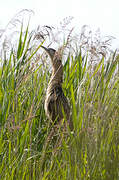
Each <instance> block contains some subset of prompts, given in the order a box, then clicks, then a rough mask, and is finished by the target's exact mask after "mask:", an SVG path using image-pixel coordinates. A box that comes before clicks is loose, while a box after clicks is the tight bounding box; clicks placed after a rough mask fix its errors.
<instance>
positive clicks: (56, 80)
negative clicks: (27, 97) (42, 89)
mask: <svg viewBox="0 0 119 180" xmlns="http://www.w3.org/2000/svg"><path fill="white" fill-rule="evenodd" d="M62 80H63V68H59V69H54V68H53V70H52V75H51V78H50V81H49V85H48V93H50V92H51V91H52V90H53V89H54V88H55V87H59V86H60V87H62Z"/></svg>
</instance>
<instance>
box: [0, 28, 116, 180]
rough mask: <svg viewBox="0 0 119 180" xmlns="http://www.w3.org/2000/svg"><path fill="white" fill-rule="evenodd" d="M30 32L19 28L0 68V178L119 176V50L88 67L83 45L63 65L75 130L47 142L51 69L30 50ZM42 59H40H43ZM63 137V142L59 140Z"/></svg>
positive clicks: (114, 179)
mask: <svg viewBox="0 0 119 180" xmlns="http://www.w3.org/2000/svg"><path fill="white" fill-rule="evenodd" d="M31 41H32V35H29V33H28V28H27V30H26V32H25V35H23V30H22V28H21V33H20V37H19V42H18V48H17V52H14V50H11V54H10V57H9V58H8V59H5V60H4V61H2V67H0V179H6V180H8V179H9V180H13V179H19V180H21V179H22V180H23V179H28V180H29V179H33V180H36V179H51V180H53V179H54V180H55V179H66V180H67V179H69V180H70V179H71V180H75V179H85V180H86V179H87V180H89V179H90V180H92V179H93V180H98V179H99V180H101V179H103V180H104V179H105V180H107V179H108V180H112V179H113V180H117V179H118V178H119V76H118V75H119V74H118V71H117V70H118V68H119V67H118V64H119V55H116V53H114V54H113V55H112V56H110V58H109V60H108V61H107V62H105V59H104V58H102V59H100V61H99V62H98V63H97V64H96V65H95V66H94V67H91V66H88V65H87V64H88V62H87V59H88V56H87V57H86V56H83V55H82V52H81V50H79V51H78V52H77V53H76V55H75V57H74V56H73V55H69V56H68V57H67V59H66V61H65V64H64V83H63V89H64V93H65V94H66V96H67V97H68V98H69V101H70V106H71V112H72V114H71V116H72V121H73V125H74V132H73V133H72V132H70V129H69V128H68V132H67V134H66V135H63V133H62V130H61V129H60V130H58V132H57V134H56V137H55V138H53V139H51V141H50V142H48V145H47V147H46V148H45V143H46V141H47V137H48V134H49V133H50V131H51V127H50V122H49V120H48V119H47V118H46V116H45V112H44V99H45V91H46V88H47V81H48V79H49V78H50V74H49V72H48V71H47V70H46V69H44V67H43V66H42V63H40V65H39V63H38V61H37V59H36V58H35V54H36V52H37V51H38V50H39V49H40V46H41V44H39V46H38V47H37V48H36V50H34V51H32V52H30V53H29V48H30V43H31ZM39 62H40V59H39ZM60 138H62V143H61V144H60V146H58V147H57V150H56V153H54V150H55V144H56V142H57V143H58V140H60Z"/></svg>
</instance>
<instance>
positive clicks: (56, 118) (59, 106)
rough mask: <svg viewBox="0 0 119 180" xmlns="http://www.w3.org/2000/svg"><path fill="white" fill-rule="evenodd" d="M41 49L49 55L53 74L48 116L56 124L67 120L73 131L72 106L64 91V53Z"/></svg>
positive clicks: (48, 89)
mask: <svg viewBox="0 0 119 180" xmlns="http://www.w3.org/2000/svg"><path fill="white" fill-rule="evenodd" d="M41 47H42V48H43V49H44V50H45V51H46V52H47V53H48V55H49V57H50V59H51V64H52V74H51V78H50V81H49V83H48V88H47V90H46V98H45V113H46V116H47V117H48V119H50V120H51V121H52V122H53V123H54V124H57V123H60V122H61V121H62V120H63V119H65V120H67V122H68V124H69V127H70V128H71V129H72V126H73V124H72V122H71V119H70V106H69V102H68V100H67V98H66V96H65V95H64V92H63V89H62V83H63V65H62V51H61V49H59V50H58V51H56V50H55V49H53V48H46V47H44V46H41Z"/></svg>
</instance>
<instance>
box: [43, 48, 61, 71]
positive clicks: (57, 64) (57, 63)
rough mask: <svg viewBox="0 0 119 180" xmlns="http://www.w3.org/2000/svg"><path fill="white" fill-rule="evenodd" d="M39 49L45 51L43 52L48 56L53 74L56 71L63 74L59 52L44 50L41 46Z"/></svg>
mask: <svg viewBox="0 0 119 180" xmlns="http://www.w3.org/2000/svg"><path fill="white" fill-rule="evenodd" d="M41 47H42V48H43V49H45V51H46V52H47V53H48V55H49V56H50V58H51V62H52V67H53V70H54V72H56V71H57V70H58V71H60V72H61V74H62V72H63V66H62V61H61V59H62V53H61V52H60V50H58V51H56V50H55V49H52V48H46V47H44V46H41Z"/></svg>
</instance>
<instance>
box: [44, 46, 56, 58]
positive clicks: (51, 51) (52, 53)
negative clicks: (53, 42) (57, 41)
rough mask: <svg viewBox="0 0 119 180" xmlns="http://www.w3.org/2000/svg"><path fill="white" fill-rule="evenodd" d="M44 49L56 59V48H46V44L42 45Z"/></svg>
mask: <svg viewBox="0 0 119 180" xmlns="http://www.w3.org/2000/svg"><path fill="white" fill-rule="evenodd" d="M41 47H42V48H43V49H45V51H46V52H47V53H48V54H49V56H50V57H51V59H52V60H53V59H54V56H55V52H56V50H55V49H53V48H46V47H44V46H41Z"/></svg>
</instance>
